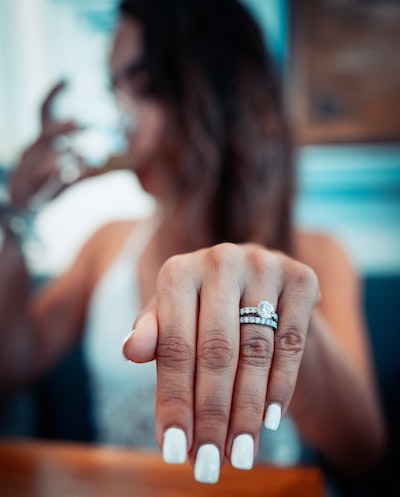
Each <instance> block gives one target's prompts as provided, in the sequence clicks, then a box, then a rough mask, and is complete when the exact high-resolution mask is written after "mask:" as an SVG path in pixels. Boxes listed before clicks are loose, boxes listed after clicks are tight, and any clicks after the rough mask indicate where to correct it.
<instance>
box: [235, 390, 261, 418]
mask: <svg viewBox="0 0 400 497" xmlns="http://www.w3.org/2000/svg"><path fill="white" fill-rule="evenodd" d="M264 399H265V392H263V396H257V395H255V394H254V393H247V394H246V393H245V394H242V395H241V396H240V397H239V398H238V399H237V400H236V410H237V412H240V413H245V414H246V419H247V420H251V419H260V418H261V416H262V414H263V410H264Z"/></svg>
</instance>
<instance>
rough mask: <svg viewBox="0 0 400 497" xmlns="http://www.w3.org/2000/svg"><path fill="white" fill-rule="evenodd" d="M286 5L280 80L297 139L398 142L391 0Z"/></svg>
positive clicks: (395, 20) (396, 24) (395, 8)
mask: <svg viewBox="0 0 400 497" xmlns="http://www.w3.org/2000/svg"><path fill="white" fill-rule="evenodd" d="M290 5H291V15H290V18H291V30H290V49H289V53H290V57H289V59H290V60H289V64H288V75H287V78H286V79H287V96H288V109H289V114H290V117H291V121H292V123H293V133H294V136H295V140H296V142H297V143H298V144H300V145H307V144H326V143H362V142H388V141H390V142H399V141H400V58H399V53H398V52H399V47H400V3H399V2H398V0H370V1H368V2H367V1H365V2H364V1H359V0H346V1H340V2H338V1H333V0H291V2H290Z"/></svg>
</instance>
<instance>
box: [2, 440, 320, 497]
mask: <svg viewBox="0 0 400 497" xmlns="http://www.w3.org/2000/svg"><path fill="white" fill-rule="evenodd" d="M0 495H1V496H2V497H67V496H68V497H71V496H73V497H128V496H129V497H201V496H207V497H216V496H219V497H222V496H223V497H225V496H226V497H239V496H240V497H283V496H287V497H323V496H324V481H323V477H322V474H321V473H320V471H319V470H318V469H317V468H311V467H295V468H273V467H270V466H256V467H254V468H253V469H252V470H251V471H240V470H236V469H234V468H233V467H232V466H230V465H229V464H225V465H224V466H223V468H222V470H221V476H220V480H219V482H218V483H217V484H215V485H207V484H201V483H197V482H196V481H195V480H194V477H193V469H192V468H191V466H190V465H189V463H187V464H185V465H182V466H175V465H167V464H166V463H164V461H163V460H162V457H161V454H159V453H154V452H143V451H133V450H129V449H122V448H111V447H102V446H95V445H83V444H75V443H65V442H63V443H58V442H57V443H56V442H44V441H29V440H25V441H24V440H10V439H8V440H7V439H5V440H0Z"/></svg>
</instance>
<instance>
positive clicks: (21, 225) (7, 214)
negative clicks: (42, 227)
mask: <svg viewBox="0 0 400 497" xmlns="http://www.w3.org/2000/svg"><path fill="white" fill-rule="evenodd" d="M33 222H34V213H33V212H32V211H28V212H22V211H18V210H16V209H13V208H11V207H9V206H8V205H0V226H1V227H2V228H3V229H4V231H5V232H9V233H12V234H13V235H15V236H17V237H18V238H20V239H22V238H25V236H27V234H28V233H31V232H32V231H33Z"/></svg>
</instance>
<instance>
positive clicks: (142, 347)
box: [122, 303, 158, 362]
mask: <svg viewBox="0 0 400 497" xmlns="http://www.w3.org/2000/svg"><path fill="white" fill-rule="evenodd" d="M157 339H158V319H157V312H156V308H155V305H154V303H153V304H152V305H150V306H148V307H146V309H144V311H143V312H141V313H140V314H139V316H138V317H137V318H136V320H135V323H134V325H133V330H132V331H131V333H129V335H128V336H127V337H126V339H125V342H124V344H123V348H122V350H123V353H124V355H125V357H126V358H127V359H129V360H130V361H133V362H150V361H153V360H154V359H155V358H156V347H157Z"/></svg>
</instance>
